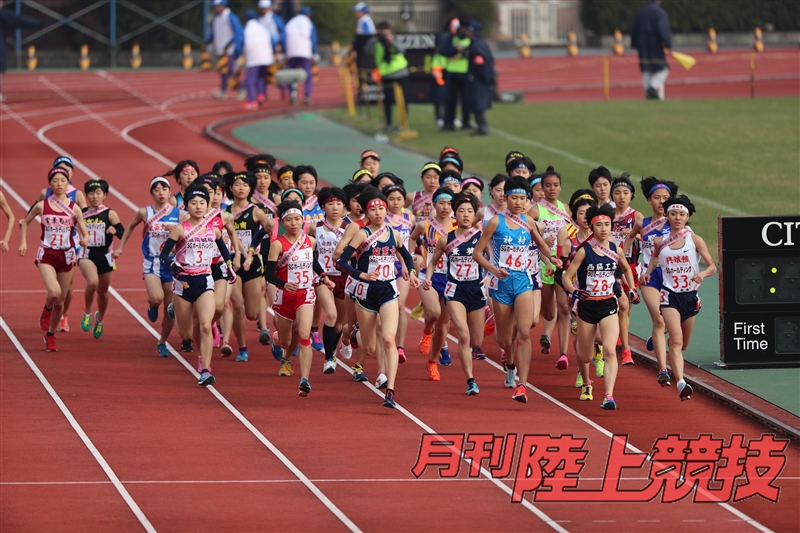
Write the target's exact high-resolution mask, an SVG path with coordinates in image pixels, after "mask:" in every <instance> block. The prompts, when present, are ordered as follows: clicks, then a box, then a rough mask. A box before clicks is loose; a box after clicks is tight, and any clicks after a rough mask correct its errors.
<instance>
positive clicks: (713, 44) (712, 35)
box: [706, 28, 719, 54]
mask: <svg viewBox="0 0 800 533" xmlns="http://www.w3.org/2000/svg"><path fill="white" fill-rule="evenodd" d="M706 47H707V48H708V51H709V52H711V53H712V54H716V53H717V50H719V45H718V44H717V32H716V30H714V28H709V29H708V39H706Z"/></svg>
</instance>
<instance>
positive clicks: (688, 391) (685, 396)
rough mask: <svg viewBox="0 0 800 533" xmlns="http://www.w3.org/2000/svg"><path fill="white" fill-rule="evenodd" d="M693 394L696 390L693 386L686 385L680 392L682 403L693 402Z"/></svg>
mask: <svg viewBox="0 0 800 533" xmlns="http://www.w3.org/2000/svg"><path fill="white" fill-rule="evenodd" d="M693 392H694V389H693V388H692V386H691V385H689V384H688V383H686V384H685V385H684V386H683V387H682V388H681V389H680V392H679V393H678V395H679V396H680V398H681V401H682V402H685V401H686V400H691V399H692V398H691V397H692V393H693Z"/></svg>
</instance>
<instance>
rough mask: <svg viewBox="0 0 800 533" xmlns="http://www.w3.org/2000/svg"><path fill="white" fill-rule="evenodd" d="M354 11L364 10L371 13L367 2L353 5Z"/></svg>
mask: <svg viewBox="0 0 800 533" xmlns="http://www.w3.org/2000/svg"><path fill="white" fill-rule="evenodd" d="M353 11H363V12H364V13H369V6H368V5H367V3H366V2H359V3H357V4H356V5H354V6H353Z"/></svg>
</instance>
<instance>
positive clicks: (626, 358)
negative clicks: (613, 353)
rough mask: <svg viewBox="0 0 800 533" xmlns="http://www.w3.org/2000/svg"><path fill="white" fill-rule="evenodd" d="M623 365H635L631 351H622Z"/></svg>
mask: <svg viewBox="0 0 800 533" xmlns="http://www.w3.org/2000/svg"><path fill="white" fill-rule="evenodd" d="M622 364H623V365H632V364H633V357H632V356H631V351H630V350H622Z"/></svg>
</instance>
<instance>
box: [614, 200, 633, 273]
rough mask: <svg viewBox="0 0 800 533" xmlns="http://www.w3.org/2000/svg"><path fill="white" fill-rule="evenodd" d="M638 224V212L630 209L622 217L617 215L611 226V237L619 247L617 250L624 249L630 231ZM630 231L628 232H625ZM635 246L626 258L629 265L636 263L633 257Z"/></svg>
mask: <svg viewBox="0 0 800 533" xmlns="http://www.w3.org/2000/svg"><path fill="white" fill-rule="evenodd" d="M635 224H636V211H634V210H633V209H630V208H629V209H628V210H627V211H626V212H625V213H623V214H622V215H615V216H614V222H613V224H612V225H611V235H612V236H613V238H614V243H615V244H616V245H617V248H620V249H621V248H622V245H623V244H624V243H625V237H627V236H628V233H630V230H631V229H633V226H634V225H635ZM625 230H628V231H625ZM635 248H636V247H635V246H631V248H630V250H628V254H627V255H626V256H625V257H627V258H628V263H634V262H635V257H634V256H633V252H634V249H635Z"/></svg>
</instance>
